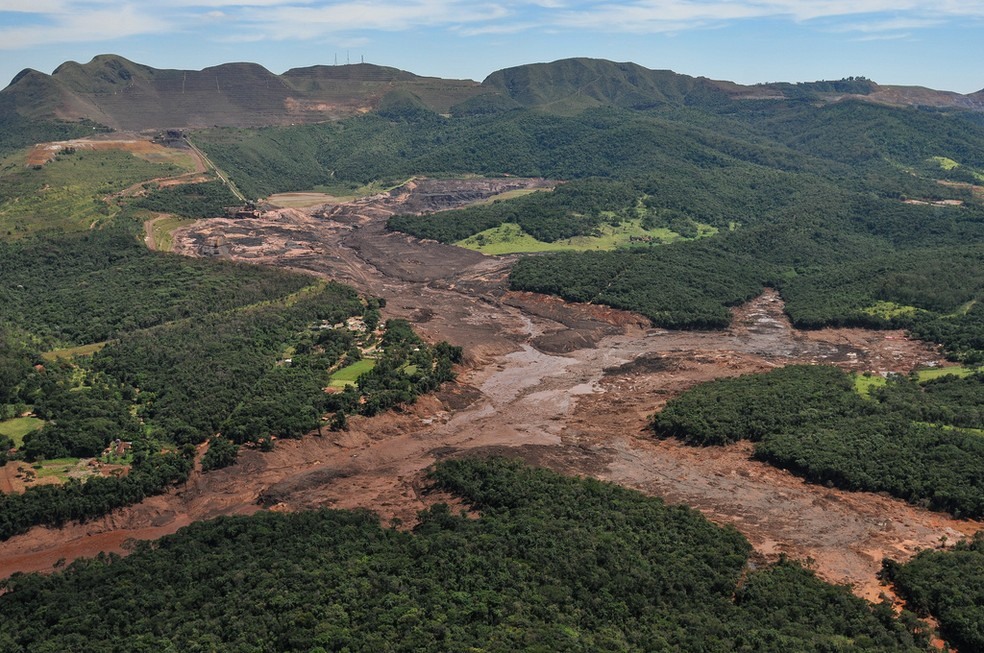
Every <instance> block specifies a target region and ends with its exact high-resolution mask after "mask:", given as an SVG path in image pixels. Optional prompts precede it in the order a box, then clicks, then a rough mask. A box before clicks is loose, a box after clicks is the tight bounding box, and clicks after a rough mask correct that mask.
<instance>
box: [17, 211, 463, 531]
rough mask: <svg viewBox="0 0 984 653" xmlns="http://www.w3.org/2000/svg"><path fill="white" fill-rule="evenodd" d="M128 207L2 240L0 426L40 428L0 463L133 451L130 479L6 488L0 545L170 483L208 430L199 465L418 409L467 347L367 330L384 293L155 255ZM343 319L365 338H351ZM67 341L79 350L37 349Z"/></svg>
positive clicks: (398, 327) (395, 330)
mask: <svg viewBox="0 0 984 653" xmlns="http://www.w3.org/2000/svg"><path fill="white" fill-rule="evenodd" d="M189 197H191V196H189ZM129 215H130V214H129V213H127V212H124V213H123V215H122V216H121V217H120V218H119V219H117V220H115V221H114V222H112V223H111V224H109V225H107V226H106V227H103V228H101V229H96V230H92V231H90V232H87V233H83V234H63V235H37V236H33V237H27V238H22V239H20V240H16V241H13V242H0V301H2V303H3V306H4V311H3V313H2V315H0V418H2V419H8V418H11V417H15V416H20V415H23V414H31V415H32V418H33V419H36V420H39V423H40V424H41V427H40V428H38V429H37V430H34V431H31V432H29V433H27V434H25V435H24V436H23V443H22V444H20V445H19V446H18V447H17V448H16V450H14V452H13V454H11V453H10V451H11V450H13V447H14V442H13V441H12V440H10V439H9V438H4V440H3V441H0V447H2V448H3V452H2V455H3V461H4V462H6V461H7V460H8V458H10V457H11V455H12V456H13V457H14V458H17V459H20V460H26V461H28V462H40V461H44V460H51V459H76V458H89V457H97V456H100V454H102V452H103V451H104V449H106V447H107V446H109V445H110V444H111V443H112V442H114V441H116V440H120V441H123V442H130V443H132V446H133V450H134V452H135V453H134V454H133V456H132V461H131V462H130V463H129V465H130V472H129V474H127V475H124V476H120V477H107V478H103V477H90V478H89V479H87V480H86V481H85V482H81V483H80V482H79V481H72V482H69V483H67V484H64V485H58V486H40V487H30V488H29V489H28V490H27V491H26V492H25V493H24V494H22V495H9V496H4V497H2V499H3V500H2V501H0V539H5V538H7V537H10V536H11V535H14V534H16V533H19V532H23V531H25V530H26V529H27V528H29V527H30V526H32V525H35V524H52V525H58V524H61V523H63V522H65V521H67V520H71V519H88V518H91V517H95V516H98V515H101V514H104V513H105V512H107V511H108V510H111V509H112V508H115V507H118V506H121V505H128V504H131V503H135V502H137V501H140V500H142V499H143V498H144V497H145V496H148V495H150V494H155V493H158V492H161V491H163V490H165V489H166V488H167V487H169V486H170V485H172V484H174V483H180V482H182V481H184V480H185V479H186V477H187V474H188V472H189V471H190V469H191V462H190V460H191V457H193V455H194V448H193V447H192V448H189V446H190V445H195V444H198V443H201V442H204V441H205V440H207V439H209V438H212V437H213V436H216V437H214V438H213V443H212V445H213V446H212V447H210V450H209V453H208V455H207V457H206V459H205V460H203V465H204V466H205V468H206V469H214V468H216V467H221V466H224V465H227V464H230V463H231V462H233V461H234V460H235V457H236V447H237V445H240V444H244V443H254V444H258V445H261V446H264V447H267V446H271V445H272V443H273V441H274V440H275V439H276V438H283V437H299V436H300V435H302V434H304V433H307V432H311V431H314V430H320V429H321V428H322V426H325V427H327V428H336V429H337V428H344V427H345V425H346V418H347V415H354V414H367V415H371V414H375V413H378V412H380V411H382V410H385V409H387V408H389V407H392V406H394V405H397V404H400V403H410V402H413V401H414V400H415V399H416V397H417V396H418V395H419V394H421V393H423V392H429V391H432V390H434V389H435V388H436V387H437V386H438V385H439V384H440V383H442V382H444V381H447V380H450V379H451V378H453V376H454V374H453V371H452V367H453V365H454V363H457V362H459V361H460V356H461V350H460V349H459V348H456V347H452V346H450V345H448V344H447V343H441V344H439V345H437V346H433V347H432V346H429V345H427V344H426V343H424V342H423V341H421V340H420V339H419V338H418V337H417V336H416V335H415V334H414V333H413V332H412V330H411V329H410V328H409V325H408V324H407V323H405V322H400V321H390V322H388V323H387V324H385V325H383V326H382V328H380V329H379V332H378V334H377V333H376V327H377V325H378V323H379V308H380V301H379V300H375V299H371V298H370V299H369V300H364V299H362V298H360V297H359V296H358V295H357V294H356V293H355V291H354V290H352V289H351V288H348V287H346V286H341V285H338V284H335V283H323V282H316V281H314V280H312V279H311V278H310V277H306V276H303V275H298V274H292V273H287V272H282V271H278V270H274V269H266V268H260V267H257V266H248V265H235V264H229V263H224V262H219V261H206V260H196V259H186V258H182V257H177V256H172V255H167V254H161V253H157V252H151V251H148V250H147V249H146V248H145V247H143V246H142V245H141V244H140V243H139V242H138V240H137V226H136V225H135V224H134V223H132V222H129V221H128V219H127V216H129ZM352 317H358V318H360V319H364V320H365V322H366V324H367V325H368V327H367V329H368V333H364V334H357V333H353V332H352V331H350V330H349V329H348V328H347V327H346V326H345V325H344V323H345V321H346V320H347V319H348V318H352ZM369 327H371V328H369ZM92 343H97V344H96V345H95V346H92ZM66 345H86V346H84V347H78V348H75V349H68V350H64V351H63V352H60V351H59V350H56V351H55V352H54V353H49V354H47V355H45V356H42V353H43V352H45V351H46V350H50V349H52V348H57V347H64V346H66ZM366 350H368V351H370V352H371V353H369V354H366V355H369V356H371V357H372V358H373V359H374V360H376V363H377V364H376V365H375V367H374V368H373V369H372V370H371V371H370V372H369V373H367V374H365V375H364V376H365V379H360V380H359V383H358V385H355V386H352V387H351V388H346V389H345V391H344V392H340V393H337V394H335V395H330V394H326V392H325V388H326V387H327V386H328V385H329V377H330V374H331V373H332V371H333V370H335V369H337V368H339V367H341V366H343V365H346V364H349V363H351V362H353V361H355V360H358V359H359V358H361V357H362V356H363V355H364V354H363V352H364V351H366ZM326 415H327V416H329V417H330V418H331V419H330V421H329V422H327V423H326V422H325V421H324V418H325V416H326ZM218 433H222V434H223V436H224V437H218V436H217V434H218ZM162 451H164V452H167V453H161V452H162ZM141 452H142V453H141Z"/></svg>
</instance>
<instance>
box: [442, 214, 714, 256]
mask: <svg viewBox="0 0 984 653" xmlns="http://www.w3.org/2000/svg"><path fill="white" fill-rule="evenodd" d="M698 230H699V232H700V234H699V236H698V238H704V237H707V236H712V235H714V234H716V233H717V229H716V228H714V227H712V226H710V225H699V226H698ZM598 231H599V235H597V236H576V237H574V238H565V239H564V240H558V241H556V242H553V243H545V242H543V241H541V240H537V239H536V238H534V237H533V236H531V235H529V234H528V233H526V232H525V231H523V228H522V227H520V226H519V225H518V224H516V223H513V222H507V223H505V224H502V225H499V226H498V227H495V228H493V229H486V230H485V231H483V232H481V233H478V234H475V235H474V236H469V237H468V238H465V239H464V240H459V241H458V242H456V243H455V245H457V246H458V247H465V248H467V249H473V250H475V251H478V252H481V253H483V254H488V255H491V256H498V255H503V254H520V253H531V252H587V251H608V250H613V249H618V248H620V247H648V246H649V245H651V244H663V243H671V242H674V241H677V240H683V239H684V238H683V236H681V235H680V234H678V233H676V232H675V231H670V230H669V229H665V228H662V227H660V228H656V229H643V228H642V224H641V220H629V221H626V222H623V223H621V224H619V225H609V224H603V225H601V226H600V227H599V229H598ZM633 238H635V239H636V240H633Z"/></svg>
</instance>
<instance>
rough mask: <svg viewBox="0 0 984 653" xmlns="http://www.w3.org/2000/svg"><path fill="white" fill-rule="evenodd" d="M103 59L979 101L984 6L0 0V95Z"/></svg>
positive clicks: (924, 1) (694, 0)
mask: <svg viewBox="0 0 984 653" xmlns="http://www.w3.org/2000/svg"><path fill="white" fill-rule="evenodd" d="M110 53H112V54H118V55H121V56H123V57H125V58H127V59H130V60H131V61H135V62H137V63H142V64H146V65H149V66H153V67H155V68H178V69H186V70H200V69H202V68H205V67H208V66H213V65H217V64H221V63H229V62H236V61H250V62H255V63H259V64H261V65H262V66H264V67H266V68H267V69H269V70H270V71H272V72H274V73H282V72H284V71H286V70H288V69H290V68H294V67H303V66H311V65H315V64H334V63H339V64H344V63H347V62H350V63H358V62H360V61H366V62H367V63H375V64H380V65H385V66H393V67H396V68H401V69H403V70H409V71H411V72H414V73H417V74H418V75H429V76H436V77H447V78H463V79H474V80H478V81H481V80H482V79H484V78H485V77H486V76H487V75H488V74H489V73H491V72H493V71H495V70H499V69H501V68H508V67H510V66H518V65H522V64H526V63H536V62H546V61H554V60H557V59H564V58H567V57H597V58H602V59H609V60H612V61H633V62H635V63H638V64H641V65H643V66H645V67H647V68H653V69H669V70H673V71H675V72H678V73H684V74H687V75H693V76H704V77H710V78H712V79H722V80H731V81H735V82H739V83H743V84H753V83H759V82H774V81H789V82H797V81H815V80H820V79H840V78H843V77H849V76H865V77H867V78H869V79H872V80H874V81H876V82H878V83H880V84H902V85H913V86H927V87H930V88H935V89H940V90H950V91H957V92H960V93H971V92H974V91H978V90H982V89H984V66H982V63H984V0H623V1H621V2H592V1H590V0H531V1H528V2H521V1H518V0H499V1H498V2H482V1H480V0H479V1H470V2H468V1H464V0H346V1H330V0H245V1H244V0H162V1H152V2H148V1H143V2H132V3H129V2H111V1H109V0H0V86H5V85H6V84H7V83H8V82H9V81H10V80H11V79H12V78H13V77H14V76H15V75H16V74H17V73H18V72H20V71H21V70H23V69H24V68H34V69H36V70H40V71H42V72H46V73H51V72H52V71H53V70H54V69H55V68H56V67H57V66H58V65H59V64H61V63H63V62H65V61H77V62H79V63H85V62H87V61H89V60H90V59H91V58H92V57H94V56H95V55H98V54H110Z"/></svg>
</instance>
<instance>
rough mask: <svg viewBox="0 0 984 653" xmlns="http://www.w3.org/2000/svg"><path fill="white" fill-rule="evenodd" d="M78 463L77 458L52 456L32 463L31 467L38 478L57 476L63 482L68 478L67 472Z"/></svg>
mask: <svg viewBox="0 0 984 653" xmlns="http://www.w3.org/2000/svg"><path fill="white" fill-rule="evenodd" d="M78 464H79V459H78V458H52V459H51V460H44V461H41V462H37V463H34V464H33V465H32V467H33V468H34V471H35V472H36V473H37V475H38V478H52V477H54V478H57V479H58V480H59V481H61V482H62V483H64V482H65V481H67V480H68V474H69V472H71V471H72V470H73V469H75V466H76V465H78Z"/></svg>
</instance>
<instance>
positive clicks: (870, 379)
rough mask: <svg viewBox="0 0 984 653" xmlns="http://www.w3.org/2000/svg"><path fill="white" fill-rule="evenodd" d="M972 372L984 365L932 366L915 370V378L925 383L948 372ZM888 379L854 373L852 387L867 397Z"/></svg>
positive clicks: (875, 375) (953, 373)
mask: <svg viewBox="0 0 984 653" xmlns="http://www.w3.org/2000/svg"><path fill="white" fill-rule="evenodd" d="M974 372H984V367H978V368H972V367H962V366H959V365H950V366H947V367H932V368H928V369H924V370H917V371H916V379H917V380H918V381H919V382H920V383H925V382H926V381H932V380H933V379H938V378H940V377H943V376H948V375H950V374H952V375H955V376H959V377H961V378H962V377H965V376H970V375H971V374H973V373H974ZM887 382H888V381H887V380H886V379H885V378H884V377H882V376H879V375H877V374H872V375H870V376H867V375H864V374H856V375H855V376H854V389H855V390H857V391H858V394H859V395H861V396H862V397H864V398H865V399H867V398H868V397H870V396H871V391H872V390H874V389H876V388H880V387H882V386H883V385H885V384H886V383H887Z"/></svg>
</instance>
